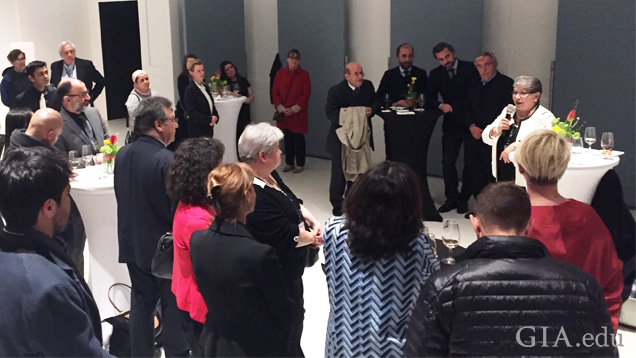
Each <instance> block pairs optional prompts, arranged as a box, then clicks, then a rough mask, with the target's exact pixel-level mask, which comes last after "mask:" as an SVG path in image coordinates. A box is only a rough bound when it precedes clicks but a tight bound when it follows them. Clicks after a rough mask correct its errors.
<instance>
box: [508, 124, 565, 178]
mask: <svg viewBox="0 0 636 358" xmlns="http://www.w3.org/2000/svg"><path fill="white" fill-rule="evenodd" d="M515 157H516V159H517V163H518V164H519V165H521V166H522V167H523V169H524V170H525V174H526V176H527V179H528V180H529V181H530V182H531V183H533V184H536V185H556V184H557V182H558V181H559V179H561V177H562V176H563V173H565V170H566V169H567V167H568V162H569V161H570V147H569V146H568V143H567V142H566V141H565V139H563V138H561V137H559V135H557V134H556V133H555V132H553V131H551V130H547V129H540V130H536V131H534V132H532V133H530V134H529V135H527V136H526V137H525V138H523V140H522V141H521V145H520V146H519V148H517V150H516V154H515Z"/></svg>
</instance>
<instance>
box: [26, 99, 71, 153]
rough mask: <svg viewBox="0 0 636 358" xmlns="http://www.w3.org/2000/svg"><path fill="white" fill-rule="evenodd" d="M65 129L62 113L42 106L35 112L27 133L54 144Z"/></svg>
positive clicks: (51, 144)
mask: <svg viewBox="0 0 636 358" xmlns="http://www.w3.org/2000/svg"><path fill="white" fill-rule="evenodd" d="M63 129H64V121H63V120H62V115H60V113H58V111H56V110H54V109H51V108H42V109H38V110H37V111H36V112H35V113H33V116H32V117H31V121H30V122H29V127H28V128H27V130H26V132H25V133H26V134H27V135H29V136H31V137H33V138H37V139H39V140H41V141H42V142H44V143H46V144H48V145H50V146H53V145H54V144H55V142H57V138H58V137H59V136H60V134H62V130H63Z"/></svg>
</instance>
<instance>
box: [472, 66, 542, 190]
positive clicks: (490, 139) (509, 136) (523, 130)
mask: <svg viewBox="0 0 636 358" xmlns="http://www.w3.org/2000/svg"><path fill="white" fill-rule="evenodd" d="M542 91H543V86H542V85H541V81H539V79H538V78H536V77H532V76H519V77H517V78H516V79H515V82H514V84H513V91H512V100H513V102H514V105H509V106H508V107H506V108H504V109H503V111H501V114H500V115H499V116H498V117H497V118H496V119H495V120H494V121H493V122H492V123H491V124H489V125H488V126H486V128H485V129H484V131H483V132H482V134H481V138H482V140H483V141H484V143H486V144H488V145H490V146H492V163H491V164H492V175H493V176H494V177H495V178H496V179H497V181H506V180H514V181H515V183H516V184H517V185H520V186H524V187H525V180H524V179H523V176H522V175H521V174H520V173H519V169H518V168H517V165H516V162H515V160H514V152H515V149H516V148H517V146H518V145H519V142H521V141H522V140H523V138H524V137H525V136H527V135H528V134H529V133H532V132H533V131H535V130H537V129H550V128H551V127H552V120H553V119H554V114H552V112H550V111H549V110H548V109H547V108H545V107H543V106H542V105H540V104H539V102H540V99H541V92H542Z"/></svg>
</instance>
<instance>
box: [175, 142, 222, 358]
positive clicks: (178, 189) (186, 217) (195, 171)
mask: <svg viewBox="0 0 636 358" xmlns="http://www.w3.org/2000/svg"><path fill="white" fill-rule="evenodd" d="M224 152H225V147H224V146H223V143H221V142H220V141H218V140H217V139H212V138H192V139H186V140H184V141H183V142H182V143H181V145H179V148H177V151H176V152H175V154H174V160H173V161H172V163H171V164H170V166H169V167H168V173H167V175H166V189H167V191H168V194H169V195H170V196H171V197H172V198H173V199H175V200H178V201H179V204H178V206H177V210H176V212H175V215H174V221H173V226H172V235H173V244H174V263H173V268H172V292H173V293H174V295H175V297H176V298H177V307H179V309H181V310H182V311H184V316H185V319H186V322H188V326H189V327H188V328H189V330H190V331H192V332H193V333H194V334H193V335H194V337H192V339H189V340H190V342H189V343H190V349H191V350H192V353H193V355H194V356H195V357H201V356H202V354H203V352H202V350H201V348H200V347H199V345H198V341H199V336H200V335H201V331H202V330H203V324H204V323H205V315H206V314H207V312H208V309H207V307H206V305H205V302H203V298H202V297H201V294H200V293H199V289H198V288H197V286H196V280H195V277H194V271H193V270H192V261H191V260H190V236H192V233H193V232H195V231H197V230H202V229H207V228H208V227H209V226H210V224H211V223H212V221H213V220H214V216H215V215H216V213H215V212H214V209H213V208H212V206H210V204H208V202H207V196H208V188H207V181H208V175H209V174H210V172H211V171H212V170H213V169H214V168H216V167H217V166H218V165H219V164H220V163H221V160H222V158H223V153H224ZM189 338H190V337H189Z"/></svg>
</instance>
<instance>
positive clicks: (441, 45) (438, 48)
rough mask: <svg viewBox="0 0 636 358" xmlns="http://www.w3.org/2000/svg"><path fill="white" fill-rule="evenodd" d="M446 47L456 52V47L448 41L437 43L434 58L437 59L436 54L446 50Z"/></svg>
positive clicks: (434, 48)
mask: <svg viewBox="0 0 636 358" xmlns="http://www.w3.org/2000/svg"><path fill="white" fill-rule="evenodd" d="M445 48H447V49H448V51H450V52H455V49H454V48H453V46H452V45H451V44H449V43H448V42H440V43H438V44H437V45H435V47H433V58H434V59H436V60H437V56H436V54H438V53H440V52H442V51H444V49H445Z"/></svg>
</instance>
